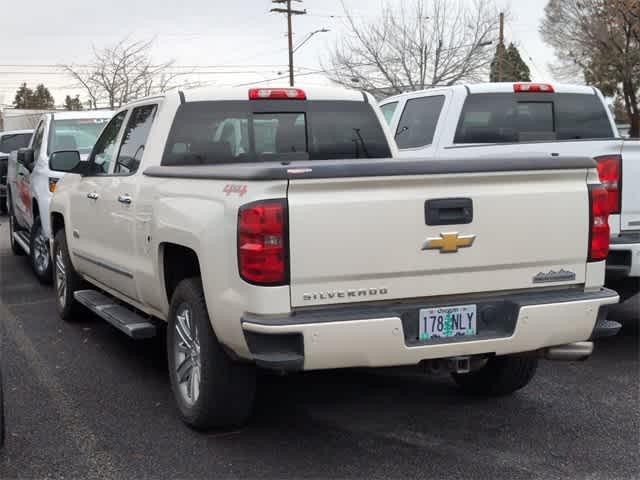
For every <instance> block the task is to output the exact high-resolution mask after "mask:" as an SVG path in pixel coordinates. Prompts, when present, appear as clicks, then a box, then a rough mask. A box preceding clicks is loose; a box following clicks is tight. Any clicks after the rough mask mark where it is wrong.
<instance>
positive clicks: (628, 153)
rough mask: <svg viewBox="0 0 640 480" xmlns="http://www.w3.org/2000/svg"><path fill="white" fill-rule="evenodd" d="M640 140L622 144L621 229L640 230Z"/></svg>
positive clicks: (627, 141)
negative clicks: (639, 184)
mask: <svg viewBox="0 0 640 480" xmlns="http://www.w3.org/2000/svg"><path fill="white" fill-rule="evenodd" d="M639 178H640V141H639V140H626V141H625V142H623V144H622V208H621V210H620V212H621V213H620V230H622V231H625V230H640V189H639V188H638V179H639Z"/></svg>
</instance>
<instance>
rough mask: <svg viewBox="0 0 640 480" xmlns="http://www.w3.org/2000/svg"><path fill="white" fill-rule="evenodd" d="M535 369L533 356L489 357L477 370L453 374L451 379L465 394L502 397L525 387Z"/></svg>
mask: <svg viewBox="0 0 640 480" xmlns="http://www.w3.org/2000/svg"><path fill="white" fill-rule="evenodd" d="M537 367H538V357H537V356H536V355H535V354H523V355H506V356H500V357H491V358H490V359H489V361H488V362H487V363H486V365H485V366H483V367H482V368H480V369H479V370H476V371H474V372H470V373H463V374H457V373H454V374H453V379H454V380H455V381H456V383H457V384H458V386H459V387H460V388H461V390H462V391H464V392H466V393H471V394H474V395H484V396H503V395H509V394H511V393H513V392H515V391H516V390H520V389H521V388H523V387H525V386H526V385H527V384H528V383H529V382H530V381H531V380H532V379H533V376H534V375H535V373H536V368H537Z"/></svg>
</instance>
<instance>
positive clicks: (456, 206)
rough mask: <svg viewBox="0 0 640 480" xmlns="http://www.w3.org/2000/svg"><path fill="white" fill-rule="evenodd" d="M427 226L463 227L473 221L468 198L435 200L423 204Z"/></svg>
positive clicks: (471, 205)
mask: <svg viewBox="0 0 640 480" xmlns="http://www.w3.org/2000/svg"><path fill="white" fill-rule="evenodd" d="M424 215H425V222H426V223H427V225H463V224H465V223H471V222H472V221H473V202H472V201H471V199H470V198H436V199H433V200H427V201H426V202H425V203H424Z"/></svg>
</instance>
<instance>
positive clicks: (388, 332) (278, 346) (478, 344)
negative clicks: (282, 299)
mask: <svg viewBox="0 0 640 480" xmlns="http://www.w3.org/2000/svg"><path fill="white" fill-rule="evenodd" d="M617 302H618V294H617V293H615V292H614V291H612V290H608V289H600V290H597V291H593V292H584V291H580V290H562V291H547V292H543V293H527V294H512V295H507V296H505V295H501V296H495V297H492V296H478V297H469V296H465V297H462V298H461V297H457V298H443V299H438V300H437V301H436V302H432V301H429V302H425V303H403V304H387V305H365V306H350V307H347V308H327V309H320V310H309V311H304V312H296V313H295V314H292V315H289V316H258V315H250V314H246V315H244V316H243V318H242V328H243V331H244V334H245V338H246V340H247V344H248V346H249V350H250V352H251V355H252V357H253V359H254V360H255V361H256V363H257V364H258V365H259V366H262V367H266V368H275V369H279V370H317V369H332V368H346V367H386V366H398V365H412V364H417V363H419V362H421V361H422V360H427V359H434V358H447V357H456V356H466V355H478V354H495V355H507V354H512V353H520V352H529V351H535V350H540V349H543V348H545V347H550V346H557V345H565V344H569V343H574V342H581V341H585V340H588V339H593V338H595V337H597V336H599V335H600V333H599V332H600V331H601V330H598V328H597V327H598V325H602V321H604V317H605V315H606V309H605V308H603V307H604V306H606V305H610V304H614V303H617ZM467 303H475V304H477V308H478V327H477V335H476V336H474V337H457V338H452V339H432V340H427V341H421V340H418V338H417V311H418V309H419V308H424V307H429V306H437V305H461V304H467ZM609 334H610V333H609Z"/></svg>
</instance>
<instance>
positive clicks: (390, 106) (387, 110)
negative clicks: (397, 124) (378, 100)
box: [380, 102, 398, 125]
mask: <svg viewBox="0 0 640 480" xmlns="http://www.w3.org/2000/svg"><path fill="white" fill-rule="evenodd" d="M397 106H398V102H391V103H387V104H386V105H382V106H381V107H380V110H382V115H384V119H385V120H386V121H387V125H391V119H392V118H393V114H394V112H395V111H396V107H397Z"/></svg>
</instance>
